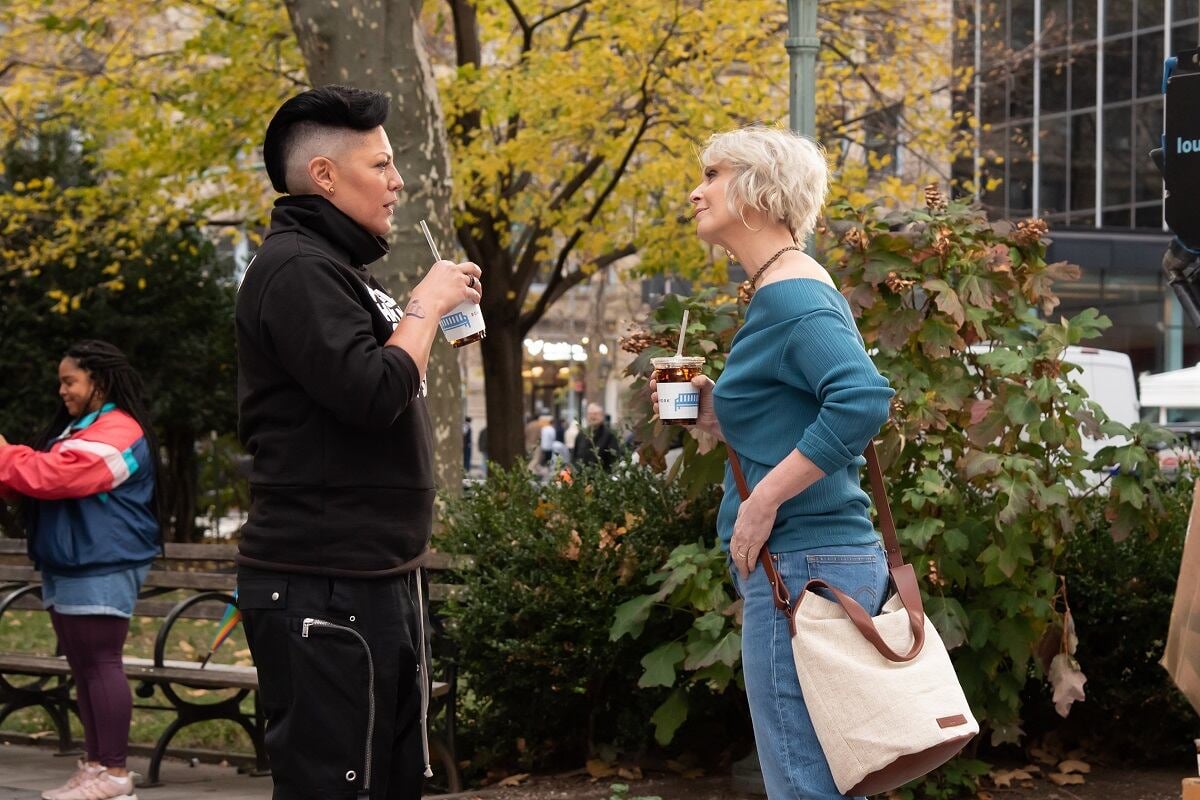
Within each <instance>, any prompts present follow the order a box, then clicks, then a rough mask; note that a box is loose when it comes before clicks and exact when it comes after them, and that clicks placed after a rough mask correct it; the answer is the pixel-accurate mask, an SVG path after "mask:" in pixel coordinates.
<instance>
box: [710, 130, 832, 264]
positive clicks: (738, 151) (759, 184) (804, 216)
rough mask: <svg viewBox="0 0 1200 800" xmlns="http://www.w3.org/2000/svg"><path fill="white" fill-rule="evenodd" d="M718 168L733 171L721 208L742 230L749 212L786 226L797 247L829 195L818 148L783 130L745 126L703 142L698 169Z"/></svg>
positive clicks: (825, 165) (825, 166) (824, 164)
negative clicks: (724, 207)
mask: <svg viewBox="0 0 1200 800" xmlns="http://www.w3.org/2000/svg"><path fill="white" fill-rule="evenodd" d="M718 162H724V163H725V164H728V165H729V166H730V167H731V168H732V169H733V177H732V178H731V179H730V181H729V185H728V188H727V189H726V192H725V202H726V204H727V205H728V206H729V212H730V213H731V214H736V215H737V216H738V218H739V219H741V220H742V223H743V224H745V222H746V217H745V214H744V210H745V209H746V208H747V207H749V208H752V209H755V210H756V211H760V212H762V213H764V214H766V215H767V216H768V217H770V218H771V219H773V220H776V221H778V222H782V223H783V224H784V225H787V227H788V229H789V230H791V232H792V236H793V238H795V240H796V241H797V242H801V243H802V242H804V241H805V240H806V239H807V238H808V237H809V235H810V234H811V233H812V232H813V228H814V227H816V224H817V216H818V215H820V213H821V209H822V208H823V207H824V205H825V198H826V196H827V195H828V194H829V165H828V163H827V162H826V160H825V150H824V148H822V147H821V145H819V144H817V143H816V142H814V141H813V140H812V139H809V138H808V137H806V136H801V135H799V134H797V133H793V132H791V131H789V130H785V129H783V128H768V127H766V126H763V125H751V126H749V127H746V128H739V129H737V130H733V131H727V132H725V133H714V134H713V135H712V136H711V137H710V138H709V140H708V144H707V145H706V146H705V148H704V150H703V151H702V152H701V153H700V164H701V165H702V167H703V168H705V169H707V168H708V167H710V166H712V165H713V164H716V163H718ZM747 227H749V226H747Z"/></svg>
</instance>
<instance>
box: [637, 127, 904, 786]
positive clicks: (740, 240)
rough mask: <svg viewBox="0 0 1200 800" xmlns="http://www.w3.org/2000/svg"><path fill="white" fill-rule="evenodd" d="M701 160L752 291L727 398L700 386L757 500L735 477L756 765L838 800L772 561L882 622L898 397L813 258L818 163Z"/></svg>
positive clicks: (791, 580)
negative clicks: (799, 674)
mask: <svg viewBox="0 0 1200 800" xmlns="http://www.w3.org/2000/svg"><path fill="white" fill-rule="evenodd" d="M700 160H701V164H702V165H703V173H704V177H703V180H702V181H701V182H700V185H699V186H697V187H696V189H695V190H694V191H693V192H692V194H691V198H690V200H691V202H692V205H693V206H694V207H695V222H696V233H697V235H698V236H699V237H700V238H701V239H702V240H703V241H705V242H707V243H709V244H711V245H715V246H718V247H722V248H724V249H725V250H727V251H729V253H730V254H731V255H732V256H733V258H735V259H736V260H737V261H738V262H739V263H740V264H742V265H744V266H745V268H746V272H747V274H748V275H752V276H753V277H752V278H751V279H750V280H749V281H748V282H747V283H748V286H745V289H747V290H748V293H749V294H750V295H751V299H750V301H749V306H748V307H747V309H746V318H745V323H744V324H743V326H742V328H741V330H739V331H738V334H737V336H735V337H734V340H733V346H732V348H731V349H730V352H729V356H728V359H727V362H726V366H725V370H724V372H723V373H722V374H721V376H720V379H719V380H718V382H717V383H716V384H715V387H714V384H713V382H712V381H711V380H709V379H708V378H704V377H699V378H696V379H695V381H694V383H695V384H696V386H697V388H699V389H700V391H701V399H700V418H699V420H698V422H697V428H699V429H701V430H704V431H706V432H708V433H711V434H713V435H715V436H717V437H719V438H720V439H722V440H723V441H724V442H725V443H726V445H727V446H728V447H729V448H730V449H732V450H733V451H734V452H736V453H737V455H738V457H739V460H740V462H741V465H742V468H743V470H744V472H745V476H746V481H747V484H748V485H749V487H750V489H751V492H750V496H749V498H748V499H747V500H745V501H742V500H741V499H740V497H739V496H738V492H737V489H736V487H735V485H734V481H733V476H732V472H731V470H730V469H728V468H727V469H726V475H725V497H724V500H723V502H722V503H721V511H720V514H719V516H718V519H717V528H718V532H719V534H720V538H721V542H722V544H723V546H724V547H725V548H726V551H727V552H728V553H729V554H730V561H731V566H732V572H733V580H734V584H735V586H736V587H737V590H738V592H739V593H740V594H741V595H742V597H743V598H744V599H745V606H744V610H743V626H744V627H743V638H742V664H743V669H744V671H745V677H746V694H747V697H748V698H749V702H750V713H751V717H752V718H753V721H754V735H755V741H756V744H757V747H758V754H759V761H760V763H761V764H762V770H763V777H764V778H765V780H766V785H767V793H768V796H769V797H770V798H771V800H783V798H805V799H806V800H807V799H808V798H840V797H843V795H841V794H840V793H839V792H838V791H837V788H836V787H835V786H834V783H833V777H832V775H831V774H830V771H829V765H828V762H827V761H826V760H825V756H824V754H823V753H822V751H821V746H820V743H819V742H818V741H817V738H816V734H815V732H814V731H813V727H812V723H811V721H810V720H809V716H808V711H807V709H806V708H805V704H804V698H803V696H802V695H801V693H800V686H799V683H798V681H797V678H796V668H795V664H794V662H793V656H792V646H791V637H790V631H789V626H788V621H787V618H786V617H785V616H784V615H783V614H782V613H781V612H779V611H778V610H777V609H776V608H775V606H774V603H773V600H772V594H771V589H770V586H769V585H768V584H767V579H766V576H765V574H764V571H763V569H762V568H761V567H760V565H759V563H758V562H759V554H760V551H761V550H762V548H763V546H764V545H767V546H768V547H769V550H770V552H771V555H772V557H773V558H774V560H775V563H776V568H777V569H778V571H779V573H780V575H781V576H782V577H783V579H784V581H785V583H786V584H787V585H788V586H795V587H798V586H803V585H804V584H805V583H806V582H807V581H808V580H809V579H810V578H821V579H823V580H825V581H827V582H828V583H829V584H831V585H833V586H836V587H838V588H840V589H841V590H842V591H844V592H846V593H848V594H850V595H851V596H853V597H854V598H855V599H857V600H858V601H859V602H860V603H861V604H862V605H863V607H864V608H866V609H867V610H868V611H870V612H871V613H872V614H877V613H878V612H879V609H880V606H881V605H882V604H883V601H884V600H885V599H886V589H887V581H888V572H887V562H886V559H885V557H884V554H883V550H882V548H881V546H880V544H879V539H878V537H877V535H876V533H875V530H874V528H873V526H872V524H871V520H870V518H869V517H868V514H867V508H868V505H869V503H868V499H867V495H866V494H865V493H864V492H863V490H862V488H861V487H860V486H859V468H860V467H861V466H862V465H863V464H864V463H865V462H864V460H863V458H862V456H861V455H860V454H861V453H862V452H863V449H864V448H865V447H866V444H867V442H868V441H870V440H871V438H872V437H874V436H875V434H876V433H878V432H879V428H880V426H881V425H883V423H884V422H885V421H886V420H887V417H888V405H889V401H890V399H891V397H892V394H893V392H892V390H891V389H890V388H889V386H888V382H887V380H886V379H884V378H883V377H882V376H881V375H880V374H879V371H878V370H877V369H876V368H875V365H874V364H873V363H872V362H871V359H870V358H869V357H868V356H867V353H866V351H865V349H864V347H863V342H862V338H861V337H860V336H859V334H858V329H857V327H856V326H855V323H854V317H853V315H852V314H851V311H850V307H849V306H848V305H847V303H846V300H845V299H844V298H843V297H842V295H841V293H840V292H839V291H838V290H837V287H836V286H835V285H834V283H833V280H832V279H831V278H830V277H829V273H828V272H826V271H825V269H824V268H823V267H822V266H821V265H820V264H818V263H817V262H816V261H814V260H813V259H812V258H810V257H808V256H807V255H805V253H804V251H803V249H802V247H801V245H800V243H802V242H804V241H806V240H807V239H808V237H809V236H810V235H811V233H812V230H813V227H814V225H815V224H816V219H817V215H818V214H819V213H820V210H821V207H822V206H823V205H824V202H825V196H826V193H827V191H828V183H829V177H828V170H827V167H826V162H825V155H824V152H823V151H822V150H821V148H820V147H819V146H818V145H816V144H814V143H813V142H812V141H810V140H808V139H806V138H803V137H800V136H797V135H794V134H792V133H790V132H788V131H784V130H779V129H771V128H762V127H752V128H745V129H742V130H737V131H732V132H729V133H724V134H718V135H716V136H713V137H712V139H711V140H710V141H709V143H708V146H707V147H706V148H705V150H704V151H703V153H701V156H700ZM655 400H656V401H657V398H655Z"/></svg>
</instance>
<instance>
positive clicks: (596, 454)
mask: <svg viewBox="0 0 1200 800" xmlns="http://www.w3.org/2000/svg"><path fill="white" fill-rule="evenodd" d="M606 419H607V416H606V415H605V413H604V407H603V406H601V405H600V404H599V403H589V404H588V407H587V421H588V428H587V430H582V431H580V432H579V435H578V436H577V437H575V452H574V453H573V454H572V457H571V463H572V464H579V465H581V466H582V465H587V464H599V465H601V466H602V467H604V469H606V470H609V469H612V466H613V464H614V463H615V462H616V460H617V456H618V454H619V451H620V444H619V443H618V441H617V437H616V436H615V435H614V434H613V432H612V429H611V428H610V427H609V424H608V423H607V422H606V421H605V420H606Z"/></svg>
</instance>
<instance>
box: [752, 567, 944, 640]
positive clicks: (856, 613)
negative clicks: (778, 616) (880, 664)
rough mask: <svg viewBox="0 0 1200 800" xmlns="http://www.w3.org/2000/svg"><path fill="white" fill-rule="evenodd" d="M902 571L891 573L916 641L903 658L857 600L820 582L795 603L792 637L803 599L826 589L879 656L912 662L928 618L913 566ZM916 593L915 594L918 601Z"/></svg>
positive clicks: (813, 583) (806, 587)
mask: <svg viewBox="0 0 1200 800" xmlns="http://www.w3.org/2000/svg"><path fill="white" fill-rule="evenodd" d="M768 560H769V559H768ZM764 563H765V562H764ZM902 567H903V568H902V569H899V570H896V571H895V572H893V573H892V578H893V579H895V580H896V592H897V593H898V594H899V595H900V600H901V602H903V603H904V610H905V611H906V612H908V627H909V630H910V631H911V632H912V637H913V643H912V647H911V648H910V649H909V651H908V652H907V653H905V654H904V655H900V654H899V653H897V652H896V651H895V650H893V649H892V647H891V645H889V644H888V643H887V642H886V641H884V639H883V636H882V635H880V633H879V629H878V628H876V627H875V620H873V619H871V615H870V614H869V613H867V610H866V609H865V608H863V607H862V606H861V605H859V603H858V601H857V600H855V599H854V598H853V597H851V596H850V595H848V594H846V593H844V592H843V591H842V590H840V589H838V588H837V587H836V586H831V585H829V584H828V583H826V582H825V581H823V580H821V579H820V578H813V579H812V580H810V581H809V582H808V583H806V584H804V590H803V591H801V592H800V599H799V600H797V601H796V607H795V608H793V609H792V612H791V615H790V621H791V626H792V635H793V636H795V635H796V613H797V612H798V611H799V610H800V604H801V603H803V602H804V598H805V597H807V596H808V593H809V592H811V591H815V590H816V589H825V590H826V591H828V592H829V593H830V594H832V595H833V599H834V600H836V601H837V604H838V605H839V606H841V607H842V610H843V611H845V612H846V616H847V617H849V618H850V621H851V622H853V623H854V627H856V628H858V632H859V633H861V634H862V635H863V638H864V639H866V640H867V641H868V642H870V643H871V644H872V645H873V646H874V647H875V649H876V650H877V651H879V655H881V656H883V657H884V658H886V659H887V660H888V661H894V662H896V663H897V664H902V663H904V662H905V661H912V660H913V659H914V658H916V657H917V655H919V654H920V652H921V648H922V647H924V646H925V615H924V613H923V611H922V606H921V592H920V590H919V589H917V576H916V573H914V572H913V568H912V565H911V564H903V565H902ZM913 592H916V598H915V600H914V599H913Z"/></svg>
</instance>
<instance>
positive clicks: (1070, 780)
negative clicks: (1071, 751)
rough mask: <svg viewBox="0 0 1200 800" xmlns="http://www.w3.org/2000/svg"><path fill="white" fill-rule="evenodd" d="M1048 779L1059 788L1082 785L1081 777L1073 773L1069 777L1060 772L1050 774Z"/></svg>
mask: <svg viewBox="0 0 1200 800" xmlns="http://www.w3.org/2000/svg"><path fill="white" fill-rule="evenodd" d="M1048 777H1049V778H1050V780H1052V781H1054V782H1055V783H1056V784H1058V785H1059V786H1066V785H1068V784H1072V785H1074V784H1080V783H1083V776H1082V775H1077V774H1075V773H1071V774H1070V775H1067V774H1064V773H1062V772H1051V773H1050V775H1049V776H1048Z"/></svg>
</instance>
